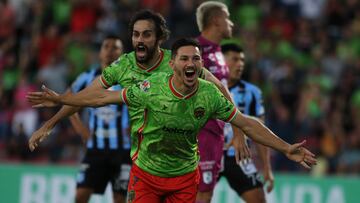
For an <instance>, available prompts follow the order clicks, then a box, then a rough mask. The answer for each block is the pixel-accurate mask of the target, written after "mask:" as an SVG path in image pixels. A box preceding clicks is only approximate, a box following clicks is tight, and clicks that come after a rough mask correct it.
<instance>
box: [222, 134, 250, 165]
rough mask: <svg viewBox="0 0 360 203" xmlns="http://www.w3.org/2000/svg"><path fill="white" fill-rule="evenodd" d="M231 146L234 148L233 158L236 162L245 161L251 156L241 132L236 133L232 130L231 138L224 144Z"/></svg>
mask: <svg viewBox="0 0 360 203" xmlns="http://www.w3.org/2000/svg"><path fill="white" fill-rule="evenodd" d="M231 146H233V147H234V148H235V159H236V163H240V161H247V160H248V159H249V158H251V153H250V150H249V147H248V146H247V144H246V138H245V135H244V134H243V133H240V134H236V133H235V131H234V136H233V138H232V139H231V141H230V143H229V144H227V145H225V148H226V149H228V148H229V147H231Z"/></svg>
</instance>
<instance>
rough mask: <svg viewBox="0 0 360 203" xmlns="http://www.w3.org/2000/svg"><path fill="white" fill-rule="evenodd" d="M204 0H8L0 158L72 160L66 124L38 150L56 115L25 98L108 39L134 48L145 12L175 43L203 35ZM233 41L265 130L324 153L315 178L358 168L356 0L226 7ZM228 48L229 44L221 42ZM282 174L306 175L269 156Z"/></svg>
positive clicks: (67, 78)
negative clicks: (134, 30)
mask: <svg viewBox="0 0 360 203" xmlns="http://www.w3.org/2000/svg"><path fill="white" fill-rule="evenodd" d="M201 2H202V1H200V0H173V1H170V0H156V1H150V0H138V1H129V0H52V1H45V0H1V1H0V160H1V162H3V161H9V162H17V161H21V162H25V161H28V162H40V163H47V162H52V163H60V164H64V163H66V164H73V163H78V162H79V160H80V159H81V157H82V155H83V152H84V146H83V143H82V141H81V138H80V136H78V135H76V133H75V131H74V130H73V129H72V127H71V125H70V124H69V122H68V121H63V122H61V123H60V125H58V126H57V128H56V129H55V130H54V131H53V132H52V135H51V136H49V139H47V140H46V141H45V142H44V143H42V144H41V146H40V148H39V149H38V150H36V151H35V152H30V151H29V149H28V145H27V141H28V138H29V137H30V136H31V134H32V133H33V132H34V131H35V130H36V129H37V128H38V127H39V126H40V125H41V123H42V122H44V121H45V120H47V119H49V118H50V117H51V116H52V115H53V114H54V113H55V112H56V111H57V109H33V108H31V106H30V104H28V103H27V101H26V100H25V95H26V93H27V92H28V91H33V90H37V89H39V87H40V86H41V84H46V85H47V86H48V87H49V88H51V89H53V90H55V91H57V92H64V91H65V90H66V88H67V87H68V86H69V84H71V82H73V80H74V79H75V78H76V76H77V75H78V74H79V73H80V72H82V71H84V70H87V69H88V68H89V67H91V66H92V65H94V64H96V63H97V62H98V61H97V57H96V56H97V55H96V50H98V49H97V48H98V46H99V44H100V43H101V40H102V39H103V38H104V37H105V36H106V35H109V34H112V35H119V36H120V37H121V39H122V40H123V41H124V43H125V50H126V51H129V50H130V47H131V46H130V40H129V35H128V23H129V20H130V18H131V16H132V14H133V13H134V12H135V11H137V10H139V9H140V8H149V9H152V10H154V11H157V12H160V13H161V14H162V15H164V16H165V18H166V20H167V22H168V25H169V27H170V30H171V35H170V37H171V38H170V40H168V42H166V43H165V47H166V48H168V46H169V45H170V44H171V42H173V41H174V40H175V39H176V38H178V37H183V36H192V37H195V36H197V35H198V34H199V32H198V29H197V27H196V19H195V9H196V7H197V6H198V5H199V4H200V3H201ZM225 3H227V5H228V6H229V8H230V13H231V18H232V20H233V22H234V24H235V30H234V38H233V39H231V41H235V42H237V43H239V44H241V46H243V48H244V50H245V52H246V56H247V58H246V64H247V67H246V73H245V77H244V78H246V79H247V80H248V81H251V82H253V83H255V84H256V85H258V86H259V87H261V89H262V91H263V93H264V95H263V97H264V99H265V101H264V103H265V106H266V109H267V112H266V117H267V120H266V125H267V126H268V127H269V128H270V129H272V130H273V131H274V132H275V133H276V134H278V135H280V136H281V137H282V138H283V139H284V140H285V141H287V142H290V143H294V142H297V141H300V140H303V139H306V140H307V147H308V148H309V149H310V150H311V151H312V152H314V153H315V154H317V155H318V165H317V166H316V167H315V168H314V169H313V173H314V174H317V175H324V174H359V172H360V2H359V1H356V0H312V1H308V0H272V1H266V0H237V1H230V0H227V1H225ZM224 43H226V42H224ZM272 153H273V154H272V165H273V167H274V170H275V171H288V172H295V171H298V172H301V171H302V170H303V169H301V168H300V167H299V166H297V165H296V164H294V163H292V162H290V161H289V160H287V158H286V157H284V156H283V155H280V154H278V153H277V152H272Z"/></svg>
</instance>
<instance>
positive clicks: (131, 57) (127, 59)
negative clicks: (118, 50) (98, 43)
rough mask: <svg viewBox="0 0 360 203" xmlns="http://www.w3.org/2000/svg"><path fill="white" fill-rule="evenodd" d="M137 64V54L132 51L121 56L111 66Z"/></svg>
mask: <svg viewBox="0 0 360 203" xmlns="http://www.w3.org/2000/svg"><path fill="white" fill-rule="evenodd" d="M135 62H136V61H135V54H134V52H133V51H132V52H130V53H124V54H122V55H121V56H119V58H117V59H116V60H115V61H114V62H112V63H111V65H110V66H113V67H119V66H120V67H123V65H128V64H133V63H135ZM126 68H128V67H126Z"/></svg>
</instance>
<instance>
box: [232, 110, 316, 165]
mask: <svg viewBox="0 0 360 203" xmlns="http://www.w3.org/2000/svg"><path fill="white" fill-rule="evenodd" d="M231 123H233V124H234V125H235V126H237V127H239V128H241V129H242V130H243V131H244V132H245V134H246V135H247V136H249V137H250V138H251V139H253V140H254V141H255V142H258V143H260V144H263V145H266V146H268V147H271V148H273V149H276V150H278V151H280V152H282V153H284V154H285V155H286V156H287V157H288V158H289V159H291V160H293V161H295V162H298V163H300V164H301V165H302V166H304V167H305V168H310V166H311V165H313V164H316V158H315V155H314V154H312V153H311V152H310V151H308V150H307V149H305V148H304V147H303V146H304V144H305V142H306V141H303V142H301V143H296V144H293V145H290V144H288V143H287V142H285V141H284V140H282V139H281V138H279V137H278V136H277V135H275V134H274V133H273V132H272V131H271V130H270V129H268V128H267V127H266V126H265V125H263V124H262V123H261V122H260V121H259V120H258V119H256V118H253V117H250V116H246V115H244V114H242V113H240V112H238V113H237V115H236V116H235V118H234V119H233V120H232V121H231Z"/></svg>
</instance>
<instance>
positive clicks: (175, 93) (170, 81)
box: [169, 75, 199, 99]
mask: <svg viewBox="0 0 360 203" xmlns="http://www.w3.org/2000/svg"><path fill="white" fill-rule="evenodd" d="M173 78H174V75H172V76H171V77H170V78H169V86H170V90H171V92H172V93H173V94H174V95H175V96H176V97H178V98H179V99H189V98H190V97H192V96H193V95H195V93H196V92H197V90H198V89H199V82H198V84H197V86H196V89H195V90H194V91H192V92H190V93H189V94H187V95H183V94H181V93H180V92H179V91H177V90H176V88H175V86H174V83H173Z"/></svg>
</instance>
